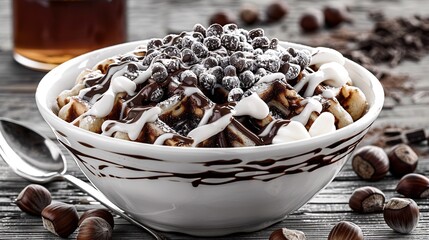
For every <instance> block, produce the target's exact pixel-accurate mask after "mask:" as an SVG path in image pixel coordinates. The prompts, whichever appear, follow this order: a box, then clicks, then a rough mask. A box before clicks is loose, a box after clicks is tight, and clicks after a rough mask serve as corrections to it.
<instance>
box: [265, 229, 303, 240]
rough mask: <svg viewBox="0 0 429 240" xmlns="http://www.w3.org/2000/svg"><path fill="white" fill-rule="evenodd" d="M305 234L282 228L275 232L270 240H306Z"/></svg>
mask: <svg viewBox="0 0 429 240" xmlns="http://www.w3.org/2000/svg"><path fill="white" fill-rule="evenodd" d="M305 239H307V238H306V237H305V234H304V233H303V232H301V231H299V230H293V229H288V228H280V229H277V230H275V231H273V232H272V233H271V235H270V238H269V240H305Z"/></svg>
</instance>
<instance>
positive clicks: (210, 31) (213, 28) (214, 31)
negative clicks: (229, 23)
mask: <svg viewBox="0 0 429 240" xmlns="http://www.w3.org/2000/svg"><path fill="white" fill-rule="evenodd" d="M222 34H223V28H222V26H221V25H220V24H217V23H213V24H212V25H210V26H209V27H208V28H207V31H206V37H211V36H214V37H218V38H220V37H221V36H222Z"/></svg>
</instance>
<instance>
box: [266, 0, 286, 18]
mask: <svg viewBox="0 0 429 240" xmlns="http://www.w3.org/2000/svg"><path fill="white" fill-rule="evenodd" d="M265 12H266V14H267V20H268V21H270V22H275V21H278V20H280V19H282V18H283V17H284V16H286V14H287V13H288V6H287V5H286V3H285V2H284V1H281V0H277V1H274V2H272V3H270V4H269V5H268V7H267V9H266V11H265Z"/></svg>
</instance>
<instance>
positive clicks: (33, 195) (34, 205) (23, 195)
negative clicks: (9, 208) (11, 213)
mask: <svg viewBox="0 0 429 240" xmlns="http://www.w3.org/2000/svg"><path fill="white" fill-rule="evenodd" d="M51 201H52V198H51V193H50V192H49V191H48V189H46V188H45V187H43V186H41V185H38V184H30V185H28V186H27V187H25V188H24V189H23V190H22V191H21V192H20V193H19V195H18V197H17V198H16V199H15V204H16V205H17V206H18V207H19V208H20V209H21V210H22V211H23V212H26V213H29V214H31V215H36V216H40V213H41V212H42V211H43V209H44V208H45V207H46V206H48V205H49V204H51Z"/></svg>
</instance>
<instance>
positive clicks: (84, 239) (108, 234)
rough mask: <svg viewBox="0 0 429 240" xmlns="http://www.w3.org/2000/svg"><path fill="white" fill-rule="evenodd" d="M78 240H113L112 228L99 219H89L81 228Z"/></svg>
mask: <svg viewBox="0 0 429 240" xmlns="http://www.w3.org/2000/svg"><path fill="white" fill-rule="evenodd" d="M76 238H77V240H89V239H97V240H109V239H112V227H111V226H110V224H109V223H108V222H107V221H106V220H104V219H102V218H99V217H88V218H86V219H85V220H84V221H83V222H82V223H81V225H80V226H79V232H78V234H77V236H76Z"/></svg>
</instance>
